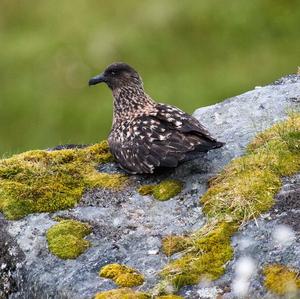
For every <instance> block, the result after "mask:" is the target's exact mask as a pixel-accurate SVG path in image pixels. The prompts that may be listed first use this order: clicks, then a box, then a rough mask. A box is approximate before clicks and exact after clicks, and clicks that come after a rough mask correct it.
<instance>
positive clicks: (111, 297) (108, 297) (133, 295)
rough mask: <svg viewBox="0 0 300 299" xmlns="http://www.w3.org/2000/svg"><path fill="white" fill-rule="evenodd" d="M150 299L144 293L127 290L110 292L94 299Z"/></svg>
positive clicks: (99, 294)
mask: <svg viewBox="0 0 300 299" xmlns="http://www.w3.org/2000/svg"><path fill="white" fill-rule="evenodd" d="M121 298H122V299H150V298H151V296H150V295H148V294H146V293H141V292H135V291H133V290H131V289H129V288H122V289H116V290H110V291H106V292H101V293H98V294H96V296H95V299H121Z"/></svg>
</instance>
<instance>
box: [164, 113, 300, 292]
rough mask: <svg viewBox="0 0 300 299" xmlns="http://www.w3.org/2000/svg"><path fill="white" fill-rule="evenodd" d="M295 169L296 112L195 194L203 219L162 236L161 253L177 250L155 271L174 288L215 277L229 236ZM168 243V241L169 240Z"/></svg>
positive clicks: (299, 132)
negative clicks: (187, 232) (190, 229)
mask: <svg viewBox="0 0 300 299" xmlns="http://www.w3.org/2000/svg"><path fill="white" fill-rule="evenodd" d="M298 171H300V114H299V113H293V114H291V115H290V116H289V118H288V119H287V120H285V121H283V122H280V123H278V124H276V125H274V126H273V127H271V128H270V129H268V130H266V131H264V132H262V133H260V134H258V136H257V137H256V138H254V140H253V141H252V142H251V143H250V144H249V146H248V148H247V152H246V154H245V155H244V156H242V157H240V158H237V159H235V160H233V161H231V162H230V163H229V164H228V166H227V167H225V169H224V170H223V171H222V172H221V173H220V174H219V175H218V176H217V177H216V178H215V179H214V180H213V181H212V182H211V184H210V187H209V189H208V191H207V192H206V193H205V194H204V195H203V197H202V198H201V203H203V205H204V208H203V210H204V212H205V213H206V215H207V217H208V224H207V225H206V226H204V227H203V228H201V229H200V230H199V231H198V232H196V233H194V234H193V235H191V236H190V237H186V236H183V237H180V236H177V238H175V237H174V236H172V237H167V238H166V239H165V240H164V241H163V250H164V252H165V253H166V254H167V255H170V254H172V253H175V252H177V251H178V250H183V255H182V256H181V257H180V258H178V259H176V260H173V261H171V262H170V263H169V264H168V265H167V266H166V267H165V268H164V269H163V270H162V272H161V275H162V277H163V279H164V281H165V282H166V283H165V284H166V285H168V283H167V282H169V283H171V284H172V285H173V286H174V287H175V288H176V289H179V288H180V287H182V286H184V285H189V284H196V283H198V282H199V281H200V280H202V279H209V280H214V279H217V278H219V277H220V276H221V275H222V274H223V273H224V269H225V264H226V263H227V262H228V261H229V260H230V259H231V258H232V254H233V249H232V247H231V244H230V240H231V236H232V235H233V233H234V232H235V231H236V230H237V229H238V227H239V225H241V224H242V223H244V222H245V221H248V220H250V219H253V218H255V217H257V216H258V215H260V214H261V213H263V212H266V211H267V210H268V209H270V208H271V207H272V205H273V201H274V200H273V197H274V195H275V194H276V193H277V192H278V191H279V189H280V187H281V180H280V178H281V177H282V176H290V175H293V174H295V173H297V172H298ZM172 242H174V243H172Z"/></svg>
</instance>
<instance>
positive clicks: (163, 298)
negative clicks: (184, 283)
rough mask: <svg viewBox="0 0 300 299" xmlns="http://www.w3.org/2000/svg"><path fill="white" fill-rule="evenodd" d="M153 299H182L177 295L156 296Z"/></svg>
mask: <svg viewBox="0 0 300 299" xmlns="http://www.w3.org/2000/svg"><path fill="white" fill-rule="evenodd" d="M155 299H183V297H181V296H177V295H163V296H157V297H155Z"/></svg>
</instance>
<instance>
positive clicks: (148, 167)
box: [109, 115, 198, 173]
mask: <svg viewBox="0 0 300 299" xmlns="http://www.w3.org/2000/svg"><path fill="white" fill-rule="evenodd" d="M123 132H124V133H125V134H122V135H123V136H126V138H124V140H121V139H118V138H116V136H110V138H109V144H110V149H111V152H112V153H113V155H114V156H115V158H116V160H117V161H118V162H119V164H120V166H121V167H122V168H124V169H125V170H127V171H128V172H130V173H152V172H153V171H154V169H155V168H157V167H176V166H177V165H178V163H179V162H180V161H182V160H183V159H184V158H185V153H186V152H190V151H193V150H194V149H195V145H196V144H197V139H198V138H197V137H196V136H194V137H193V136H191V137H186V136H185V135H184V134H182V133H181V132H180V131H177V130H173V129H170V128H169V124H168V123H166V122H164V121H162V120H160V119H159V118H156V117H155V115H151V116H150V115H145V116H140V117H137V118H135V119H134V120H132V122H129V123H128V124H127V125H124V124H123ZM127 133H128V134H127Z"/></svg>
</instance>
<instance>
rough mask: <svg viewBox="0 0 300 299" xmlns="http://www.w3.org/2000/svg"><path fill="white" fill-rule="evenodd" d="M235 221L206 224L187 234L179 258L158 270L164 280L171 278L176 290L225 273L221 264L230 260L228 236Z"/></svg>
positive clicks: (230, 251)
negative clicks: (187, 236) (211, 226)
mask: <svg viewBox="0 0 300 299" xmlns="http://www.w3.org/2000/svg"><path fill="white" fill-rule="evenodd" d="M236 229H237V226H236V225H235V224H234V223H227V222H222V223H218V224H217V225H216V226H214V228H213V229H212V228H210V227H209V226H208V225H207V226H205V227H203V228H202V229H201V231H198V232H197V234H196V235H193V236H191V237H190V240H189V243H190V244H191V245H190V247H189V251H188V253H187V254H185V255H184V256H183V257H182V258H179V259H177V260H174V261H172V262H170V263H169V264H168V265H167V266H166V267H165V269H164V270H163V271H162V272H161V275H162V277H163V278H164V279H166V280H168V281H171V283H172V284H173V286H175V288H176V289H179V288H180V287H182V286H184V285H188V284H196V283H198V282H199V281H200V280H201V279H206V280H212V279H216V278H218V277H220V275H222V274H223V273H224V270H225V268H224V264H225V263H226V262H227V261H228V260H230V259H231V257H232V255H233V250H232V247H231V245H230V240H231V236H232V235H233V233H234V232H235V231H236Z"/></svg>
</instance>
